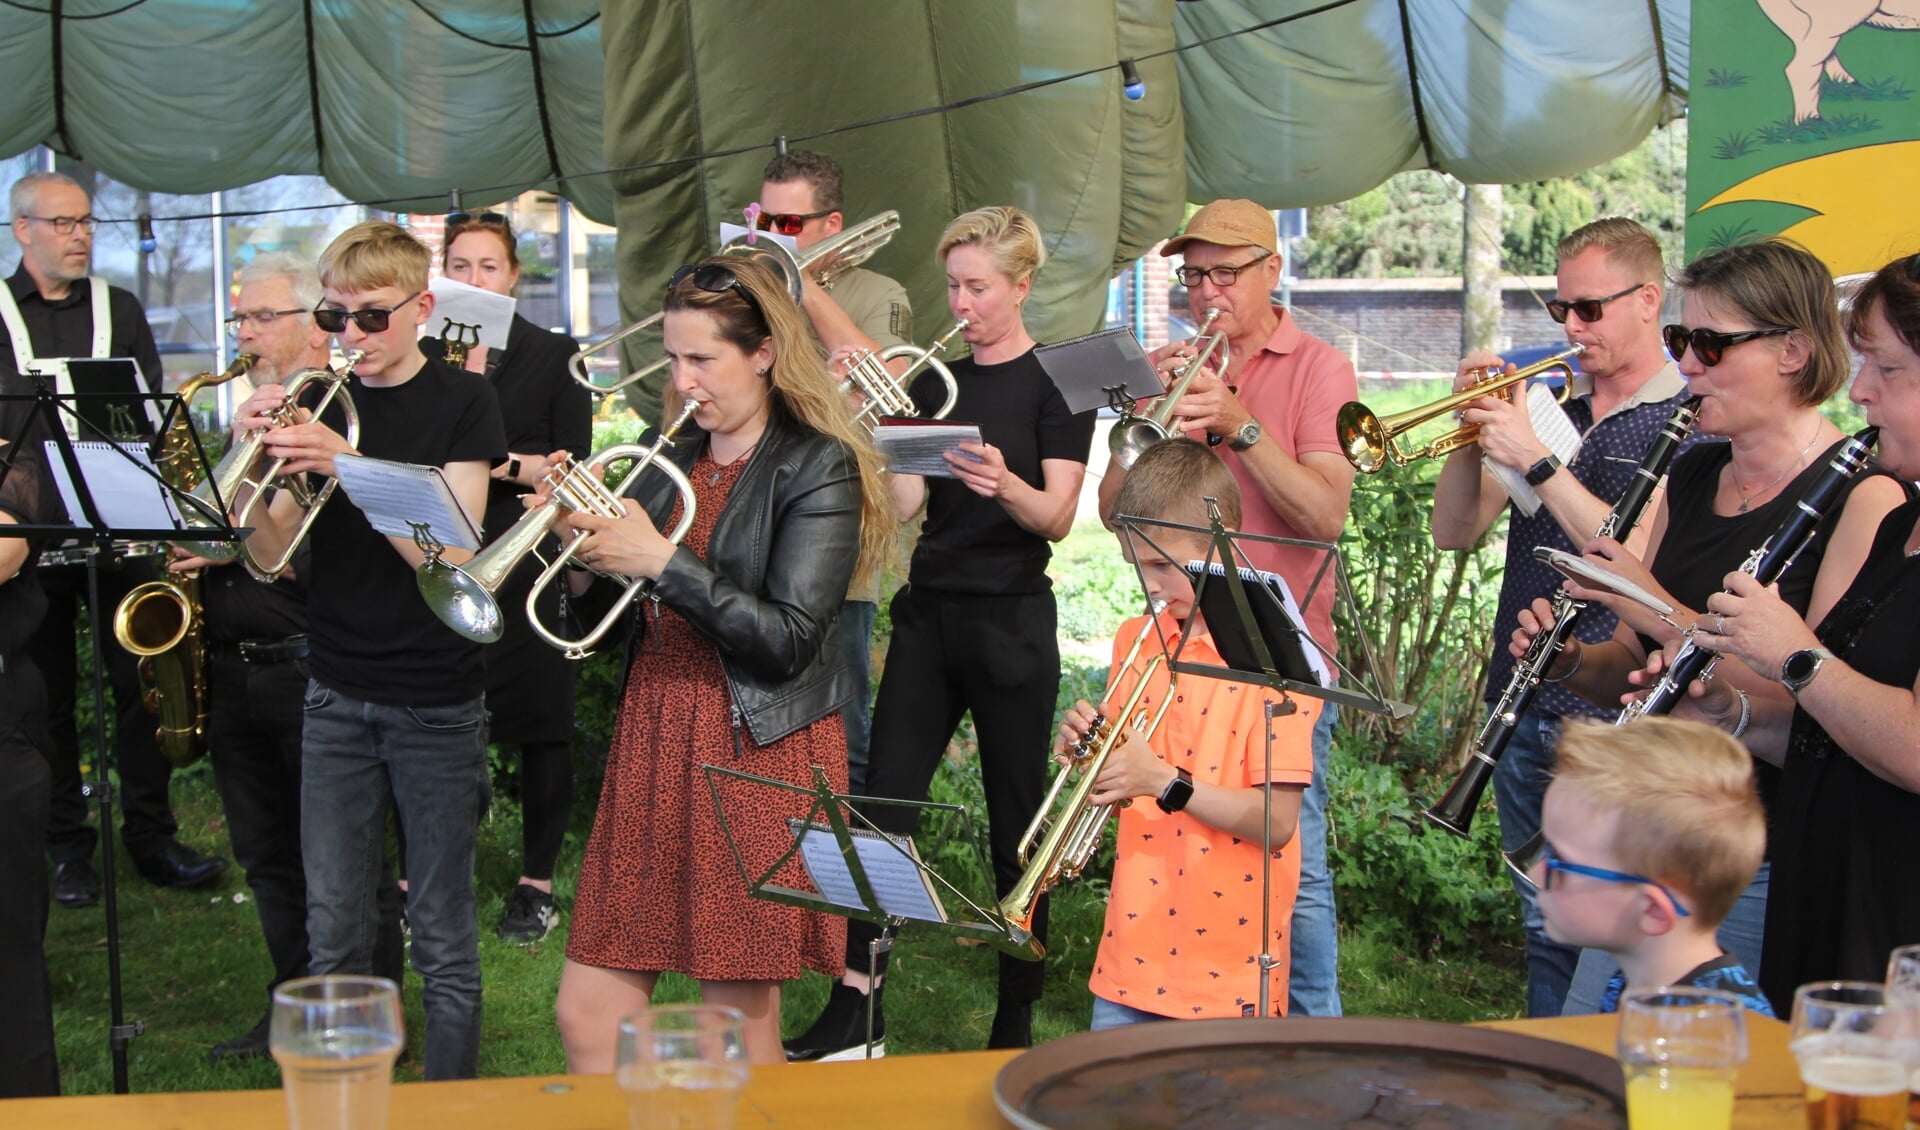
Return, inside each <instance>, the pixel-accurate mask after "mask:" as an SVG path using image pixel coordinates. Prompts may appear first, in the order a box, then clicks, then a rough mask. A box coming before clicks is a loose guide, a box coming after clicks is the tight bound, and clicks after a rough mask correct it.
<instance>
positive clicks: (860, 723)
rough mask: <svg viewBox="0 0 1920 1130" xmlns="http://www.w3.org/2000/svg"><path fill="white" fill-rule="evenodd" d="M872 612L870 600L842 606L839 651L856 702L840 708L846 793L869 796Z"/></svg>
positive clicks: (871, 708)
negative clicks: (850, 677) (844, 736)
mask: <svg viewBox="0 0 1920 1130" xmlns="http://www.w3.org/2000/svg"><path fill="white" fill-rule="evenodd" d="M873 613H874V604H873V602H872V601H870V600H849V601H847V602H846V603H845V604H842V605H841V606H840V651H841V654H842V655H843V656H844V657H845V658H846V661H847V671H848V672H849V673H850V674H852V675H853V701H851V702H849V703H847V704H846V705H845V706H843V707H841V708H840V719H841V721H843V722H845V723H846V724H847V791H848V792H850V793H853V794H855V795H856V796H865V795H867V749H868V747H869V746H870V745H871V744H872V738H873Z"/></svg>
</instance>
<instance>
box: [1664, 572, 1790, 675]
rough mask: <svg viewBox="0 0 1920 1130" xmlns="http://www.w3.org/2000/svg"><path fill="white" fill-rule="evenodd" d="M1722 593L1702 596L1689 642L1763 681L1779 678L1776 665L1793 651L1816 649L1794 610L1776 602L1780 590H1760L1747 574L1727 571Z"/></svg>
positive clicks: (1774, 588) (1761, 588)
mask: <svg viewBox="0 0 1920 1130" xmlns="http://www.w3.org/2000/svg"><path fill="white" fill-rule="evenodd" d="M1722 583H1723V584H1725V585H1726V588H1727V591H1725V592H1717V593H1714V594H1713V595H1712V596H1710V597H1708V598H1707V611H1706V614H1705V615H1703V616H1701V617H1700V624H1699V627H1698V628H1697V629H1696V630H1695V632H1694V639H1696V640H1698V641H1699V643H1700V646H1702V647H1710V648H1712V649H1713V650H1715V651H1718V652H1722V653H1724V654H1727V655H1731V656H1733V657H1734V658H1736V659H1738V660H1740V661H1741V662H1742V663H1745V664H1746V665H1747V666H1748V667H1751V668H1752V669H1753V670H1754V671H1755V672H1757V673H1758V674H1760V675H1761V676H1763V677H1765V678H1768V679H1778V678H1779V677H1780V665H1781V664H1783V663H1785V662H1786V661H1787V656H1789V655H1792V654H1793V653H1794V652H1796V651H1804V650H1806V649H1808V648H1815V647H1819V646H1820V638H1819V637H1818V636H1816V635H1814V634H1813V629H1811V628H1809V627H1807V623H1806V621H1805V620H1802V619H1801V618H1800V614H1799V613H1798V612H1795V611H1794V610H1793V606H1792V605H1790V604H1788V603H1787V602H1786V601H1784V600H1782V599H1780V586H1779V585H1768V586H1765V587H1762V586H1761V584H1760V582H1759V581H1757V580H1755V579H1754V578H1753V577H1751V576H1749V575H1747V574H1746V573H1740V572H1733V573H1728V574H1727V576H1726V579H1725V581H1724V582H1722Z"/></svg>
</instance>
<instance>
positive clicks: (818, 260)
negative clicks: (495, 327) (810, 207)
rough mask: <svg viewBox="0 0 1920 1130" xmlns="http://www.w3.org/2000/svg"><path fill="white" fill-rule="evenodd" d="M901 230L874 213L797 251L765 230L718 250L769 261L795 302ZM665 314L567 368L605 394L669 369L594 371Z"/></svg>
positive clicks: (891, 218) (892, 216) (661, 364)
mask: <svg viewBox="0 0 1920 1130" xmlns="http://www.w3.org/2000/svg"><path fill="white" fill-rule="evenodd" d="M899 230H900V213H898V212H893V211H887V212H881V213H880V214H879V215H876V216H869V217H867V218H866V219H864V220H862V221H860V222H859V223H857V224H855V225H854V226H852V227H850V228H847V229H845V230H843V231H841V232H840V233H838V234H837V235H832V236H829V237H828V238H826V239H823V240H821V241H820V242H819V243H816V244H814V245H813V246H811V247H809V248H807V249H806V250H805V251H802V252H800V253H799V254H798V255H796V254H794V253H793V252H791V251H788V250H787V249H786V248H785V247H784V246H782V245H781V244H780V242H779V241H778V240H775V239H770V238H764V236H763V233H760V232H753V233H749V234H748V235H740V236H735V237H734V238H732V239H730V240H728V241H727V242H726V243H725V244H723V245H721V247H720V251H719V254H721V255H739V256H744V257H746V258H750V259H758V260H759V261H761V262H762V263H765V264H766V265H767V267H768V268H770V269H771V270H773V271H774V273H776V274H778V275H779V276H780V277H781V279H782V280H784V281H785V282H786V284H787V293H789V294H791V295H792V296H793V301H794V302H795V303H796V304H798V303H799V301H800V296H801V294H802V293H803V291H802V280H804V279H806V278H809V277H811V278H812V279H813V281H814V282H815V283H817V284H819V285H820V286H821V287H823V288H825V289H828V290H831V289H832V288H833V284H834V282H835V281H836V280H837V279H839V277H840V276H841V275H844V274H846V273H847V272H848V271H850V270H852V269H853V268H855V267H858V266H859V265H860V264H862V263H864V262H866V261H867V260H868V259H871V258H873V254H874V252H876V251H878V250H880V249H881V248H882V247H885V246H886V245H887V242H888V241H889V240H891V239H892V238H893V237H894V235H895V233H897V232H898V231H899ZM755 237H761V238H755ZM664 317H666V313H665V312H664V311H662V312H660V313H656V314H649V315H648V316H646V317H644V318H642V319H640V320H639V321H637V322H632V323H629V324H628V325H625V326H622V327H621V328H620V329H617V330H615V331H613V332H612V333H610V334H608V335H607V336H606V337H604V338H602V339H600V340H599V341H596V342H594V343H593V344H592V345H589V346H587V347H586V348H584V349H582V350H580V352H578V353H575V354H574V355H573V356H572V357H571V358H569V359H568V361H567V368H568V370H569V371H571V372H572V373H573V379H574V380H576V381H578V382H580V383H581V384H582V385H585V386H586V387H587V388H588V389H590V390H592V391H593V392H595V393H597V394H598V395H600V396H610V395H612V394H613V393H616V392H619V391H620V390H621V389H623V388H626V387H627V386H628V385H630V384H633V383H635V382H637V381H641V380H644V379H645V378H647V377H649V376H651V375H652V374H654V373H656V372H659V371H660V370H661V369H663V368H665V367H666V365H667V359H666V358H664V357H662V358H661V359H660V360H658V361H655V362H653V363H652V364H649V365H643V366H641V367H640V368H638V369H635V370H634V371H633V372H631V373H628V374H627V375H626V376H624V377H621V378H619V379H618V380H616V381H614V382H612V383H611V384H599V383H596V382H595V381H594V379H593V374H592V372H591V371H590V369H591V366H592V364H593V363H594V360H595V358H597V357H598V356H599V355H600V354H602V353H606V352H608V351H609V350H612V349H614V348H615V347H617V346H618V345H619V344H620V343H621V342H623V341H625V340H627V339H628V338H630V337H632V336H633V335H635V334H637V333H641V332H643V331H645V330H648V329H651V328H652V327H654V326H656V325H658V324H660V320H661V319H662V318H664ZM614 364H618V362H617V361H616V362H614Z"/></svg>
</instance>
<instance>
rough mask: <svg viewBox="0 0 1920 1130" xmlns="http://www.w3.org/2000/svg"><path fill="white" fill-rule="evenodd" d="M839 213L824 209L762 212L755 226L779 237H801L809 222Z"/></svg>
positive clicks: (832, 209) (835, 209) (834, 210)
mask: <svg viewBox="0 0 1920 1130" xmlns="http://www.w3.org/2000/svg"><path fill="white" fill-rule="evenodd" d="M838 211H839V209H838V208H823V209H821V210H820V211H818V212H761V213H760V214H758V215H756V216H755V217H754V218H753V226H754V227H756V228H759V229H760V230H761V231H770V232H775V233H777V234H779V235H799V234H800V229H801V228H803V227H806V226H807V221H808V220H817V219H819V218H820V217H822V216H831V215H833V214H834V213H835V212H838Z"/></svg>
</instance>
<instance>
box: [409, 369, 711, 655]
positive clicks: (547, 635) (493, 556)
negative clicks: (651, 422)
mask: <svg viewBox="0 0 1920 1130" xmlns="http://www.w3.org/2000/svg"><path fill="white" fill-rule="evenodd" d="M699 407H700V404H699V402H698V401H695V400H688V401H687V402H686V404H684V405H683V406H682V407H681V409H680V415H679V416H678V417H676V418H675V419H674V421H673V422H672V423H671V424H668V425H667V427H666V429H665V430H664V431H662V432H661V433H660V438H659V439H658V440H656V441H655V442H654V444H653V446H652V447H646V446H643V445H641V444H635V443H620V444H614V445H612V446H611V447H603V448H601V449H600V450H599V451H596V452H594V453H593V454H592V455H590V456H588V457H587V460H586V462H585V463H579V462H576V461H574V460H571V459H569V460H566V461H564V462H562V463H561V464H560V465H559V466H557V467H555V468H553V469H552V470H550V471H548V472H547V475H546V477H545V478H544V479H542V480H541V481H542V483H544V484H545V486H546V488H547V490H548V491H549V494H548V498H547V501H546V502H545V503H543V504H542V505H540V506H538V507H535V508H534V509H531V510H529V511H527V512H526V513H525V514H524V515H522V516H521V518H520V520H519V521H517V522H515V523H514V524H513V525H512V526H511V527H510V528H509V529H508V530H507V532H506V533H504V534H502V535H500V537H499V538H498V539H496V540H495V541H494V542H493V544H491V545H489V546H487V547H486V548H485V549H482V550H481V551H480V552H479V553H477V554H475V555H474V557H473V559H472V560H471V561H468V562H467V563H466V565H465V566H464V567H462V566H459V565H454V564H451V563H449V562H446V561H443V560H441V559H440V556H439V553H438V552H437V551H436V550H435V549H433V548H431V547H429V548H428V552H427V559H426V560H425V561H423V562H422V563H421V564H420V568H419V569H418V570H417V571H416V572H415V574H414V579H415V582H416V583H417V584H418V585H419V587H420V595H421V596H422V597H424V598H426V602H427V607H429V608H431V609H432V610H433V614H434V615H436V616H438V617H439V618H440V622H441V623H443V624H445V625H446V626H447V627H449V628H452V629H453V630H454V631H456V632H458V633H460V634H461V635H463V636H465V637H466V638H468V639H470V640H473V641H475V642H477V643H493V642H495V641H496V640H498V639H499V638H500V636H501V633H502V631H503V629H504V628H505V620H504V618H503V617H502V614H501V611H500V602H499V601H497V600H495V599H494V594H495V593H496V592H498V591H499V590H500V586H501V585H502V584H504V583H506V579H507V578H508V577H509V576H511V575H512V574H513V571H514V570H515V569H516V568H518V567H519V565H520V562H522V561H524V560H526V559H527V557H528V555H532V556H533V557H535V558H536V559H537V560H540V561H541V562H542V564H544V565H545V566H546V568H545V569H544V570H543V571H542V572H541V574H540V578H539V579H538V580H537V581H535V582H534V585H533V590H532V591H531V592H529V593H528V594H527V618H528V620H530V621H531V622H532V624H533V630H534V633H535V634H536V635H538V636H539V637H540V638H541V639H543V640H545V641H547V642H548V643H549V644H552V645H553V646H554V647H557V648H559V649H560V650H561V651H563V652H565V653H566V656H567V658H568V659H584V658H586V657H587V656H588V655H589V654H591V653H592V651H593V648H594V646H595V645H596V644H598V643H599V642H600V640H601V639H602V638H603V637H605V636H606V634H607V633H608V632H609V631H611V630H612V628H613V626H614V624H616V623H617V622H618V621H619V619H620V617H621V616H623V615H624V614H625V613H626V611H627V607H628V606H629V605H631V604H632V603H633V602H634V599H635V598H636V597H640V596H644V595H645V594H646V589H647V587H648V584H649V582H645V581H639V580H635V579H633V578H630V577H623V576H619V575H617V574H613V573H602V574H601V575H602V576H606V577H611V578H612V579H614V580H617V581H622V582H625V584H626V592H624V593H623V594H622V595H621V597H620V599H619V601H618V602H617V603H615V605H614V606H613V608H612V610H611V611H609V612H608V613H607V614H606V616H605V617H604V618H602V619H601V621H600V623H599V624H598V625H597V626H595V628H594V629H593V630H592V631H591V632H589V633H587V634H586V635H585V636H582V637H581V638H580V639H577V640H570V639H567V638H565V637H563V636H560V635H558V634H556V633H555V632H553V631H552V630H551V629H549V628H548V627H547V626H546V625H545V624H542V623H541V622H540V617H539V615H538V613H537V611H536V609H537V608H538V602H539V599H540V594H541V591H542V590H543V589H545V588H546V586H547V585H549V584H552V583H553V581H554V579H555V578H557V577H558V576H559V575H560V570H561V569H562V568H564V567H565V566H566V565H567V564H568V563H569V561H571V560H572V558H573V554H574V551H575V550H577V549H579V548H580V542H581V541H582V540H584V539H585V538H586V536H587V535H586V534H584V533H581V534H577V535H575V536H574V538H573V540H572V541H571V542H569V543H567V545H566V547H565V548H564V549H562V550H561V551H560V553H559V555H558V556H556V557H555V558H554V559H553V561H551V562H547V561H545V559H544V558H541V557H540V554H539V548H540V543H541V542H543V541H545V540H546V537H547V530H548V527H550V526H552V525H553V520H554V519H555V518H557V517H559V515H560V511H561V510H562V509H567V510H578V511H580V512H582V513H586V514H598V515H601V516H602V517H607V518H618V517H620V516H621V515H623V514H625V513H626V510H625V508H624V507H623V506H622V504H621V502H620V496H621V495H624V494H626V492H627V488H628V487H629V486H631V485H632V484H633V482H634V480H635V479H637V478H638V477H639V476H640V473H641V472H643V471H645V470H646V469H647V468H648V467H656V468H658V469H659V470H660V472H661V473H662V474H665V475H666V476H667V477H668V478H670V479H672V480H673V485H674V487H675V489H677V490H678V491H679V492H680V500H681V503H682V506H681V515H680V521H679V522H678V523H676V524H675V525H674V527H673V530H672V532H671V533H669V534H668V535H667V540H668V541H671V542H673V543H674V544H675V545H678V544H680V542H681V540H682V539H684V538H685V537H686V536H687V531H688V530H690V529H692V528H693V515H694V500H693V484H692V483H690V482H688V481H687V476H686V474H685V472H683V471H681V470H680V468H679V467H678V466H676V465H675V464H674V463H673V461H672V460H670V459H663V458H661V457H660V454H661V452H662V451H664V450H665V449H666V447H667V445H668V444H670V443H672V442H673V440H674V436H675V435H677V434H678V433H679V431H680V429H681V428H682V427H683V426H684V425H685V424H686V422H687V421H688V420H690V419H692V418H693V414H694V412H696V411H698V410H699ZM622 459H627V460H632V461H633V465H632V466H631V467H630V468H628V470H627V473H626V475H625V476H624V477H623V478H621V480H620V485H619V486H617V487H614V488H612V489H609V488H608V487H607V486H606V484H604V483H602V482H601V481H600V479H599V477H598V476H597V475H596V474H594V472H593V467H594V465H596V464H599V465H605V464H607V463H610V462H613V461H615V460H622ZM596 571H597V570H596Z"/></svg>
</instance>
